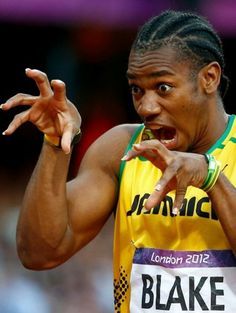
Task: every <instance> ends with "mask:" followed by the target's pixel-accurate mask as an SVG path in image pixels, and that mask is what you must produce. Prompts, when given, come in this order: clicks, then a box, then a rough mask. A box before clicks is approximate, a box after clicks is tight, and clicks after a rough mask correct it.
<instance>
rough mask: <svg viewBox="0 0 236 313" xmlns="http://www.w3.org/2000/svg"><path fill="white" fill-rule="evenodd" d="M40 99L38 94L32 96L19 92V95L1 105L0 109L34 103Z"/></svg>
mask: <svg viewBox="0 0 236 313" xmlns="http://www.w3.org/2000/svg"><path fill="white" fill-rule="evenodd" d="M37 99H38V97H37V96H31V95H28V94H24V93H18V94H17V95H15V96H13V97H11V98H10V99H8V100H7V101H6V102H5V103H2V104H1V105H0V109H2V110H9V109H11V108H14V107H16V106H21V105H30V106H31V105H33V104H34V103H35V101H36V100H37Z"/></svg>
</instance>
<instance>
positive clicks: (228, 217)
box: [209, 174, 236, 251]
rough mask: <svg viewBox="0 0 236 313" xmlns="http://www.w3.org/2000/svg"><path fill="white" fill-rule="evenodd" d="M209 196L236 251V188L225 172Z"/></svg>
mask: <svg viewBox="0 0 236 313" xmlns="http://www.w3.org/2000/svg"><path fill="white" fill-rule="evenodd" d="M209 197H210V199H211V202H212V207H213V209H214V210H215V212H216V214H217V216H218V218H219V220H220V223H221V225H222V227H223V230H224V232H225V234H226V236H227V238H228V240H229V243H230V245H231V247H232V250H233V251H236V203H235V199H236V188H235V187H234V186H233V185H232V184H231V183H230V182H229V180H228V179H227V178H226V177H225V175H224V174H220V176H219V178H218V180H217V183H216V184H215V186H214V188H213V189H212V190H211V191H210V192H209Z"/></svg>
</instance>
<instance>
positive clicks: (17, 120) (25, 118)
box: [2, 110, 29, 135]
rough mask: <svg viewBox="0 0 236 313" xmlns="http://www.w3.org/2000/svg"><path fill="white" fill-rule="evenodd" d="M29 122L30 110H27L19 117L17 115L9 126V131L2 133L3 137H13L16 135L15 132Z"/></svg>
mask: <svg viewBox="0 0 236 313" xmlns="http://www.w3.org/2000/svg"><path fill="white" fill-rule="evenodd" d="M28 120H29V110H26V111H24V112H21V113H19V114H17V115H15V117H14V119H13V120H12V122H11V123H10V124H9V125H8V127H7V129H6V130H5V131H4V132H3V133H2V134H3V135H11V134H12V133H14V131H15V130H16V129H17V128H18V127H19V126H21V125H22V124H24V123H25V122H27V121H28Z"/></svg>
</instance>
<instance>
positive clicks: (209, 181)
mask: <svg viewBox="0 0 236 313" xmlns="http://www.w3.org/2000/svg"><path fill="white" fill-rule="evenodd" d="M204 157H205V159H206V162H207V164H208V170H207V177H206V179H205V181H204V183H203V185H202V187H201V189H202V190H204V191H205V192H209V191H210V190H211V189H212V188H213V187H214V185H215V183H216V181H217V179H218V177H219V175H220V166H221V164H220V162H219V161H217V160H216V159H215V157H214V156H213V155H211V154H204Z"/></svg>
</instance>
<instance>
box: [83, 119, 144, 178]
mask: <svg viewBox="0 0 236 313" xmlns="http://www.w3.org/2000/svg"><path fill="white" fill-rule="evenodd" d="M140 126H141V124H121V125H118V126H115V127H113V128H111V129H110V130H108V131H107V132H105V133H104V134H103V135H101V136H100V137H99V138H98V139H97V140H96V141H95V142H94V143H93V144H92V145H91V146H90V147H89V149H88V151H87V152H86V154H85V158H86V159H87V158H92V159H93V160H94V161H95V163H97V162H98V165H100V166H104V167H109V168H110V169H111V170H112V171H115V172H116V173H118V171H119V167H120V161H121V158H122V157H123V155H124V153H125V150H126V148H127V146H128V144H129V142H130V140H131V138H132V136H133V135H134V134H135V132H136V131H137V129H138V128H139V127H140Z"/></svg>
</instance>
